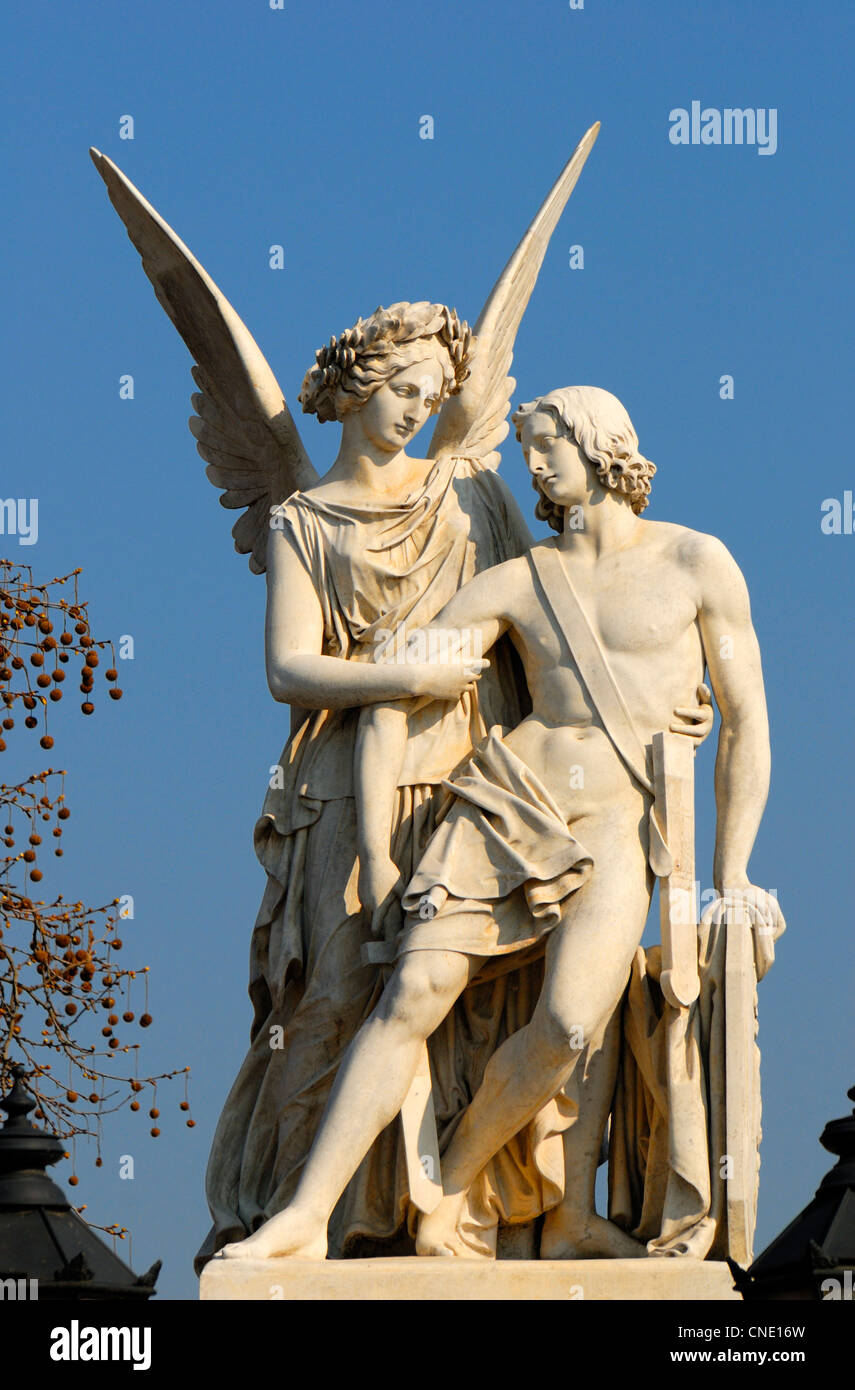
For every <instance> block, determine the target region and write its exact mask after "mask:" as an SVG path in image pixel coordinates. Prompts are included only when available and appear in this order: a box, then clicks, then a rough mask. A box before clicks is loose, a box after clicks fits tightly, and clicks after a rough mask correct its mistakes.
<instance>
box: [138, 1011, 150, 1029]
mask: <svg viewBox="0 0 855 1390" xmlns="http://www.w3.org/2000/svg"><path fill="white" fill-rule="evenodd" d="M151 1021H152V1019H151V1014H140V1028H148V1027H150V1026H151Z"/></svg>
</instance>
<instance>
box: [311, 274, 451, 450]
mask: <svg viewBox="0 0 855 1390" xmlns="http://www.w3.org/2000/svg"><path fill="white" fill-rule="evenodd" d="M473 348H474V342H473V339H472V334H471V332H470V329H469V325H468V324H467V323H465V322H464V321H463V320H462V319H459V318H458V316H457V314H456V312H455V311H454V310H453V309H448V308H446V306H445V305H444V304H429V303H427V301H422V302H421V303H418V304H408V303H406V302H402V303H400V304H392V305H390V306H389V308H388V309H383V308H379V309H377V310H376V312H375V313H373V314H372V315H371V317H370V318H367V319H359V320H358V322H357V323H356V324H355V325H354V327H353V328H349V329H347V331H346V332H345V333H342V334H341V335H340V337H338V338H335V337H333V338H330V341H329V344H328V346H326V347H322V348H320V349H319V350H318V352H316V353H315V366H314V367H312V368H311V369H310V370H309V371H308V372H307V373H306V376H305V379H304V381H303V389H302V391H301V392H300V396H299V399H300V402H301V404H302V406H303V410H304V411H305V412H306V413H307V414H311V415H317V417H318V419H319V420H322V421H325V420H341V421H344V420H346V419H347V417H348V415H353V414H354V413H356V412H359V415H360V427H361V429H362V430H363V431H364V433H365V434H366V436H367V437H368V439H369V440H370V442H372V443H373V444H375V445H376V446H377V447H378V448H380V449H381V450H383V451H385V452H396V451H398V450H400V449H401V448H403V447H404V445H405V444H406V443H407V441H408V440H409V439H411V438H412V436H413V435H414V434H416V433H417V432H418V430H420V429H421V427H422V425H423V424H424V422H425V420H426V419H427V418H428V416H429V415H432V414H434V413H435V412H436V411H437V410H438V409H439V407H440V405H441V404H442V402H443V401H445V400H447V399H448V397H449V396H452V395H455V394H456V393H457V392H458V391H459V390H460V388H461V386H462V385H463V382H464V381H465V380H466V378H467V376H468V375H469V362H470V360H471V357H472V352H473Z"/></svg>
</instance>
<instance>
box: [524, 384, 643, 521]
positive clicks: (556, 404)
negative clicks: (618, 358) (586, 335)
mask: <svg viewBox="0 0 855 1390" xmlns="http://www.w3.org/2000/svg"><path fill="white" fill-rule="evenodd" d="M536 410H541V411H545V412H546V413H547V414H548V415H552V416H554V418H555V419H556V420H557V421H558V423H559V424H560V425H561V426H562V428H563V429H564V430H565V432H566V433H567V435H568V436H569V437H570V438H571V439H574V440H575V441H576V443H577V444H578V445H579V448H580V449H581V450H582V453H583V454H584V455H585V458H586V459H587V460H588V462H589V463H590V464H591V465H592V467H593V468H594V469H595V470H596V474H597V478H598V479H599V481H600V482H601V483H602V485H603V487H610V488H614V490H615V491H616V492H622V493H623V494H624V496H625V497H627V498H628V499H629V502H630V505H631V507H632V510H633V511H634V512H635V514H636V516H640V514H641V513H642V512H643V511H644V509H645V507H646V506H647V503H648V500H649V497H650V480H651V478H652V477H653V474H654V473H655V472H656V464H655V463H651V461H650V459H646V458H645V457H644V455H643V454H640V453H639V451H638V435H637V434H636V432H635V430H634V428H633V424H632V421H631V420H630V418H629V415H628V414H627V411H626V409H625V407H624V406H622V405H621V403H620V401H619V400H618V398H617V396H613V395H612V393H611V392H610V391H603V390H602V388H601V387H599V386H566V387H565V388H564V389H563V390H561V391H549V392H548V393H547V395H545V396H539V397H538V398H537V400H536V401H528V402H527V403H526V404H525V405H521V406H520V407H519V409H518V410H515V411H514V413H513V415H512V416H511V419H512V420H513V422H514V425H515V426H516V431H517V439H519V438H520V437H521V433H522V427H523V423H524V421H525V420H526V418H527V416H529V415H533V414H534V412H535V411H536ZM532 484H533V486H534V490H535V492H536V493H538V503H537V506H536V507H535V509H534V513H535V516H536V517H537V518H538V519H539V520H540V521H546V522H548V524H549V525H550V526H551V527H552V530H553V531H559V532H560V531H563V530H564V508H563V507H562V506H559V504H558V503H556V502H552V501H550V499H549V498H548V497H547V496H546V494H545V493H544V491H543V489H542V488H541V487H540V485H539V484H538V481H537V478H534V477H533V478H532Z"/></svg>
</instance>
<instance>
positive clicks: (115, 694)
mask: <svg viewBox="0 0 855 1390" xmlns="http://www.w3.org/2000/svg"><path fill="white" fill-rule="evenodd" d="M121 698H122V691H121V690H120V689H119V687H118V686H117V685H111V686H110V699H111V700H121Z"/></svg>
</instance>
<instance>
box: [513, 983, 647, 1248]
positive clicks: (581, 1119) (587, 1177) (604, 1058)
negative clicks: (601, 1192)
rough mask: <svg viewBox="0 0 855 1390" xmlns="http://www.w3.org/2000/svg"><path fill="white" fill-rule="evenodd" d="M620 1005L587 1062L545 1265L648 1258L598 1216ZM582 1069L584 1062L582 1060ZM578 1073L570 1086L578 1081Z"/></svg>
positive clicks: (546, 1227)
mask: <svg viewBox="0 0 855 1390" xmlns="http://www.w3.org/2000/svg"><path fill="white" fill-rule="evenodd" d="M620 1041H621V1032H620V1004H618V1007H617V1008H616V1009H615V1011H614V1013H613V1014H612V1016H611V1018H610V1019H609V1022H608V1024H607V1025H606V1030H605V1033H604V1035H603V1041H602V1046H601V1047H600V1048H599V1049H598V1050H597V1051H596V1052H595V1053H594V1054H593V1055H592V1056H591V1057H590V1059H589V1060H587V1062H586V1065H585V1082H584V1089H582V1088H581V1086H580V1087H577V1090H581V1095H580V1098H579V1114H578V1117H577V1119H576V1120H575V1121H574V1123H573V1124H572V1125H571V1126H570V1128H569V1129H568V1130H567V1131H566V1133H565V1135H564V1198H563V1200H562V1201H561V1202H559V1204H558V1206H557V1207H553V1208H552V1210H551V1211H549V1212H547V1214H546V1220H545V1221H544V1223H543V1233H542V1235H541V1240H540V1258H541V1259H542V1260H592V1259H633V1258H640V1257H642V1256H644V1255H646V1254H647V1250H646V1247H645V1246H644V1245H642V1244H640V1243H639V1241H637V1240H633V1239H632V1237H631V1236H628V1235H627V1234H626V1232H625V1231H622V1230H621V1229H620V1227H619V1226H616V1225H615V1224H614V1222H612V1221H607V1220H606V1219H605V1217H602V1216H599V1215H598V1214H597V1209H596V1201H595V1191H596V1182H597V1169H598V1167H599V1164H600V1154H601V1152H602V1144H603V1135H604V1133H605V1129H606V1123H607V1121H608V1118H609V1111H610V1110H611V1105H612V1098H613V1096H614V1089H615V1080H616V1078H617V1069H618V1061H619V1059H620ZM580 1064H581V1059H580ZM579 1079H580V1078H579V1072H578V1070H577V1073H576V1076H575V1077H574V1078H573V1080H572V1082H571V1085H572V1084H575V1082H576V1081H577V1080H579Z"/></svg>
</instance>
